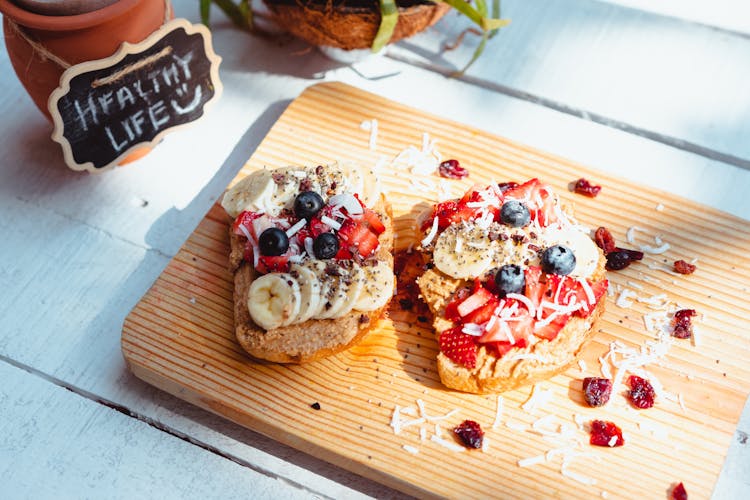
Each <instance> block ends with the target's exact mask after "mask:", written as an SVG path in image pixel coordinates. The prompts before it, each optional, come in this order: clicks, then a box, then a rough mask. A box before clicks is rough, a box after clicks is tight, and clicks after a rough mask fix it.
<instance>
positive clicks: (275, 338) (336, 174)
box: [222, 164, 395, 363]
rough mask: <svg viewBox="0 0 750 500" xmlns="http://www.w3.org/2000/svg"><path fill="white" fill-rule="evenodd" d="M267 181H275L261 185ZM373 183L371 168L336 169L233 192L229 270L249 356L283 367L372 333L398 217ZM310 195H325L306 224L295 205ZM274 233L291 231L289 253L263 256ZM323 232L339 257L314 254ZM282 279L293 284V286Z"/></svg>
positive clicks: (288, 171) (251, 181) (386, 289)
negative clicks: (266, 234)
mask: <svg viewBox="0 0 750 500" xmlns="http://www.w3.org/2000/svg"><path fill="white" fill-rule="evenodd" d="M303 174H304V175H303ZM268 178H270V179H272V181H273V182H272V183H268V182H267V180H264V179H268ZM375 185H376V182H374V180H373V179H372V174H371V173H370V172H366V171H364V170H363V169H360V168H358V167H353V166H351V165H340V164H333V165H328V166H324V167H320V166H319V167H314V168H310V167H308V168H302V167H300V168H296V167H295V168H291V167H290V168H285V169H277V170H273V171H266V170H263V171H258V172H255V173H253V174H251V175H250V176H248V178H245V179H243V181H241V182H240V183H239V184H238V185H236V186H234V187H233V188H232V189H230V190H229V191H228V192H227V193H226V195H225V197H224V200H223V201H222V205H224V207H225V210H226V211H227V213H228V214H229V215H230V216H231V217H232V218H233V220H234V222H233V224H232V228H231V229H230V235H229V237H230V247H231V253H230V256H229V267H230V271H231V272H232V273H233V275H234V317H235V332H236V336H237V340H238V342H239V343H240V345H241V346H242V347H243V349H244V350H245V351H247V352H248V353H249V354H250V355H251V356H253V357H254V358H258V359H262V360H267V361H272V362H276V363H305V362H309V361H314V360H317V359H320V358H323V357H326V356H330V355H332V354H335V353H338V352H340V351H343V350H345V349H348V348H349V347H351V346H352V345H354V344H356V343H357V342H359V341H360V340H361V339H362V338H364V337H365V335H367V333H368V332H369V331H371V330H372V329H373V328H374V327H375V325H376V324H377V322H378V320H379V319H380V317H381V316H382V315H383V314H384V313H385V311H386V309H387V308H388V304H389V302H390V299H391V297H392V295H393V286H394V281H395V280H394V276H393V256H392V254H391V251H392V247H393V219H392V215H391V212H390V207H389V206H388V204H387V202H386V200H385V197H384V196H383V195H382V194H380V193H378V192H376V191H375V190H374V189H373V186H375ZM269 186H270V187H269ZM248 191H251V193H250V194H248ZM304 191H308V192H310V191H313V192H316V193H318V194H319V195H321V199H322V200H323V201H324V205H323V208H322V209H320V210H319V211H318V212H317V213H316V214H315V215H313V216H311V217H307V218H305V217H302V218H300V217H298V216H297V215H295V214H294V213H293V212H294V200H295V199H296V197H297V195H298V194H299V193H301V192H304ZM354 194H356V195H357V197H354V196H353V195H354ZM359 200H362V203H359ZM364 200H368V201H369V202H371V203H372V205H371V206H369V207H368V206H366V205H365V204H364ZM355 201H356V202H357V203H358V205H362V207H361V208H358V205H354V202H355ZM337 203H339V204H337ZM249 214H252V215H249ZM258 214H263V216H262V217H261V216H258ZM268 219H270V221H271V222H270V225H269V222H268ZM240 226H243V227H240ZM268 227H277V228H280V229H282V230H284V231H285V232H286V234H288V235H290V236H289V237H288V238H289V249H288V250H287V252H285V253H284V254H282V255H280V256H264V255H263V252H264V250H263V249H262V248H261V245H260V244H259V238H260V234H262V233H263V231H265V230H266V229H268ZM243 228H244V229H243ZM323 233H329V234H333V235H335V236H336V237H337V239H338V241H339V249H338V252H337V253H336V255H335V256H334V257H330V256H328V257H327V258H319V257H320V255H319V254H316V249H315V248H316V247H315V245H314V243H315V241H316V240H317V237H318V236H319V235H320V234H323ZM376 233H377V234H376ZM306 240H307V241H306ZM365 243H366V244H365ZM281 276H284V278H283V279H281V278H280V277H281ZM285 280H286V282H287V283H292V282H294V283H293V286H291V288H290V289H289V290H287V289H286V288H285V283H284V281H285ZM261 282H269V283H272V285H271V286H272V287H276V288H270V289H269V288H267V287H264V286H262V285H261V284H260V283H261ZM279 286H280V287H281V288H280V289H277V288H278V287H279ZM290 290H291V291H290ZM288 295H292V296H296V298H289V297H288ZM259 297H260V299H259ZM279 297H281V299H287V300H285V301H284V300H282V301H281V305H282V306H283V307H277V308H274V307H273V306H269V307H264V306H263V307H260V306H259V303H263V304H266V302H264V301H266V300H267V301H269V302H268V303H270V301H276V302H279ZM277 305H278V304H277ZM259 307H260V309H261V310H260V311H259ZM270 313H275V314H276V317H273V316H274V315H273V314H270ZM269 314H270V316H269ZM279 315H281V316H283V319H278V316H279Z"/></svg>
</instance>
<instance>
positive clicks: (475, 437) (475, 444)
mask: <svg viewBox="0 0 750 500" xmlns="http://www.w3.org/2000/svg"><path fill="white" fill-rule="evenodd" d="M453 433H454V434H455V435H456V436H458V437H459V438H460V439H461V441H462V442H463V443H464V446H466V447H467V448H476V449H479V448H481V447H482V439H483V438H484V431H483V430H482V428H481V427H480V426H479V424H478V423H476V422H474V421H473V420H464V421H463V422H461V425H459V426H458V427H456V428H455V429H453Z"/></svg>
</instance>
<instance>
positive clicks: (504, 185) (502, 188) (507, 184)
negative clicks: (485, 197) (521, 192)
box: [497, 181, 518, 193]
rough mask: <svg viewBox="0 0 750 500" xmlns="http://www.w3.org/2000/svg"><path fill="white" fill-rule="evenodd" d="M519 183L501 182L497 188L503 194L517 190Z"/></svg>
mask: <svg viewBox="0 0 750 500" xmlns="http://www.w3.org/2000/svg"><path fill="white" fill-rule="evenodd" d="M517 187H518V183H517V182H513V181H511V182H501V183H500V184H498V185H497V188H498V189H499V190H500V192H501V193H504V192H506V191H507V190H509V189H513V188H517Z"/></svg>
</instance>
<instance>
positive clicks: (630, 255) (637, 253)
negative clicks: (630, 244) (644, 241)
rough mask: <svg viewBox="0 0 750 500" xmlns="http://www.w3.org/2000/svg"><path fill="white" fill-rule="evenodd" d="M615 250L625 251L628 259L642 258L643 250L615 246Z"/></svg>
mask: <svg viewBox="0 0 750 500" xmlns="http://www.w3.org/2000/svg"><path fill="white" fill-rule="evenodd" d="M615 252H625V253H626V254H628V258H629V259H630V260H643V252H641V251H640V250H631V249H629V248H620V247H616V248H615Z"/></svg>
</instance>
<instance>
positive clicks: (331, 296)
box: [315, 267, 350, 319]
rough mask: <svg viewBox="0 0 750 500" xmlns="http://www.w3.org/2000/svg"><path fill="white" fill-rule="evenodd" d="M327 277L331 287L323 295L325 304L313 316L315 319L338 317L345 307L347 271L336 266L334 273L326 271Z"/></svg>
mask: <svg viewBox="0 0 750 500" xmlns="http://www.w3.org/2000/svg"><path fill="white" fill-rule="evenodd" d="M328 279H329V280H330V282H331V288H330V289H329V291H328V293H327V294H326V297H325V299H324V300H325V304H323V307H322V309H321V311H320V312H319V313H318V315H317V316H315V318H316V319H330V318H338V317H339V316H340V315H341V314H340V311H342V310H343V309H344V308H345V307H346V302H347V299H348V297H349V282H350V281H349V279H350V278H349V271H348V270H347V269H344V268H342V267H338V270H337V271H336V273H330V272H329V273H328Z"/></svg>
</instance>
